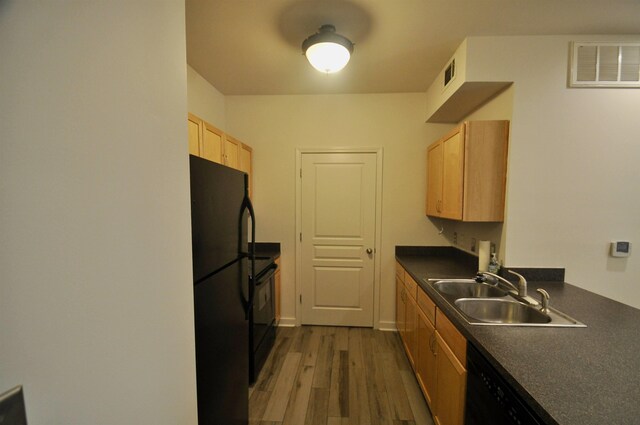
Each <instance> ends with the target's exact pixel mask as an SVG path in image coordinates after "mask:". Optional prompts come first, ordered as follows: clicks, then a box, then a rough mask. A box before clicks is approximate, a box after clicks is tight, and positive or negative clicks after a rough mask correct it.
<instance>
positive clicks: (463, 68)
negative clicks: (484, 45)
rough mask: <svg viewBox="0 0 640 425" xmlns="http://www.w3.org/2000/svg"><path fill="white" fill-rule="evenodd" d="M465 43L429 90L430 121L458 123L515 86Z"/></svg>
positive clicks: (467, 41) (471, 45) (428, 107)
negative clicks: (500, 75)
mask: <svg viewBox="0 0 640 425" xmlns="http://www.w3.org/2000/svg"><path fill="white" fill-rule="evenodd" d="M486 62H487V61H485V60H484V59H483V58H482V57H481V55H479V54H478V51H477V49H474V45H473V43H472V42H471V41H469V40H466V39H465V40H464V41H463V42H462V44H460V46H459V47H458V49H457V50H456V52H455V53H454V55H453V56H452V57H451V58H450V59H449V61H447V63H446V64H445V66H444V68H443V69H442V71H440V74H438V76H437V77H436V79H435V80H434V81H433V83H431V86H430V87H429V89H428V90H427V122H432V123H456V122H460V121H461V120H462V119H464V117H466V116H467V115H469V113H471V112H473V111H474V110H476V109H478V108H479V107H480V106H482V105H483V104H484V103H486V102H487V101H488V100H489V99H491V98H493V97H494V96H495V95H497V94H498V93H499V92H501V91H503V90H504V89H506V88H507V87H509V86H510V85H511V81H496V80H495V78H494V76H493V75H494V74H495V72H494V69H493V68H492V67H490V66H487V63H486Z"/></svg>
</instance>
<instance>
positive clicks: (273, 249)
mask: <svg viewBox="0 0 640 425" xmlns="http://www.w3.org/2000/svg"><path fill="white" fill-rule="evenodd" d="M279 256H280V242H256V257H265V258H266V257H268V258H270V259H272V260H275V259H276V258H278V257H279Z"/></svg>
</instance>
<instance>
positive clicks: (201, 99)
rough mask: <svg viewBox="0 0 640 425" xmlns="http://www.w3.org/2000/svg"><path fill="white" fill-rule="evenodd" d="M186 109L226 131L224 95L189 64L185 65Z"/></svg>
mask: <svg viewBox="0 0 640 425" xmlns="http://www.w3.org/2000/svg"><path fill="white" fill-rule="evenodd" d="M187 110H188V111H189V112H191V113H192V114H196V115H197V116H198V117H200V118H202V119H203V120H205V121H207V122H209V123H210V124H213V125H214V126H216V127H218V128H219V129H220V130H222V131H226V126H227V112H226V105H225V97H224V95H223V94H222V93H220V92H219V91H218V90H217V89H216V88H215V87H213V86H212V85H211V84H210V83H209V82H208V81H207V80H205V79H204V78H203V77H202V76H201V75H200V74H198V72H197V71H196V70H195V69H193V68H192V67H191V66H189V65H187Z"/></svg>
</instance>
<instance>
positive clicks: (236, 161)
mask: <svg viewBox="0 0 640 425" xmlns="http://www.w3.org/2000/svg"><path fill="white" fill-rule="evenodd" d="M241 145H242V143H240V141H238V140H236V139H234V138H233V137H231V136H229V135H226V136H225V138H224V152H223V153H224V165H226V166H228V167H231V168H235V169H236V170H239V169H240V146H241Z"/></svg>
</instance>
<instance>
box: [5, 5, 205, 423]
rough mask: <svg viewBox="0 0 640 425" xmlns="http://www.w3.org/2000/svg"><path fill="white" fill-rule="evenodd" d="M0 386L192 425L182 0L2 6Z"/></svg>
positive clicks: (50, 419) (31, 402) (33, 405)
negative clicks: (20, 388)
mask: <svg viewBox="0 0 640 425" xmlns="http://www.w3.org/2000/svg"><path fill="white" fill-rule="evenodd" d="M0 57H1V58H2V59H1V60H0V75H1V76H2V77H1V78H0V93H2V96H1V97H0V116H2V119H1V120H0V197H1V198H0V235H2V236H1V237H0V359H1V360H0V391H4V390H6V389H8V388H9V387H12V386H14V385H17V384H23V385H24V388H25V391H26V403H27V415H28V419H29V423H30V424H31V425H39V424H47V425H57V424H59V425H63V424H64V425H68V424H91V425H100V424H108V425H113V424H118V425H128V424H131V425H133V424H136V425H139V424H153V425H158V424H167V425H175V424H195V423H196V422H197V420H196V392H195V359H194V356H195V354H194V335H193V298H192V284H191V282H192V277H191V248H190V247H191V244H190V228H189V226H190V224H189V223H190V215H189V181H188V178H189V177H188V162H187V143H186V131H187V130H186V121H185V112H186V109H187V102H186V69H185V23H184V2H183V1H178V0H176V1H169V0H165V1H162V2H149V1H115V2H48V1H18V0H14V1H6V0H5V1H3V2H2V3H0Z"/></svg>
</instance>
